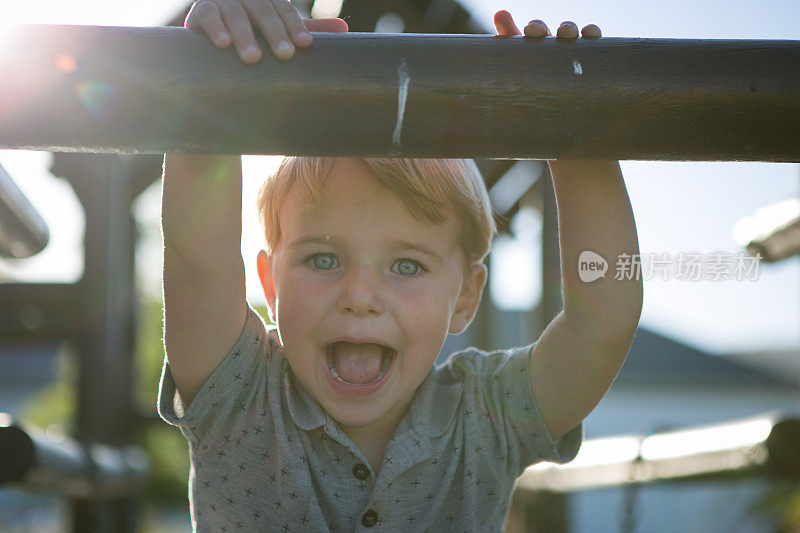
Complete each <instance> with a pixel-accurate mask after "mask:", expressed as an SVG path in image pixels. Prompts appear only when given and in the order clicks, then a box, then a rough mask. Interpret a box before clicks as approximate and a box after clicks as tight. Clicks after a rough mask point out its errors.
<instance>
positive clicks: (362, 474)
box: [353, 463, 369, 516]
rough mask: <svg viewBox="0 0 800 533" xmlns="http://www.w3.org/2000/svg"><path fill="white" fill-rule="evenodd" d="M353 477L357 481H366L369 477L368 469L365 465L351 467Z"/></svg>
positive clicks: (359, 464)
mask: <svg viewBox="0 0 800 533" xmlns="http://www.w3.org/2000/svg"><path fill="white" fill-rule="evenodd" d="M353 475H354V476H356V477H357V478H358V479H367V478H368V477H369V468H367V467H366V466H365V465H363V464H361V463H358V464H357V465H356V466H354V467H353ZM364 516H366V515H364Z"/></svg>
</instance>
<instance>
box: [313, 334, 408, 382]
mask: <svg viewBox="0 0 800 533" xmlns="http://www.w3.org/2000/svg"><path fill="white" fill-rule="evenodd" d="M396 355H397V352H396V351H395V350H394V349H392V348H390V347H388V346H384V345H382V344H375V343H352V342H346V341H338V342H333V343H331V344H328V345H326V346H325V356H326V358H327V362H328V369H329V370H330V374H331V376H332V377H333V378H334V379H335V380H336V381H338V382H339V383H344V384H346V385H371V384H373V383H377V382H379V381H380V380H382V379H383V378H384V376H386V373H387V372H388V371H389V369H390V368H391V366H392V362H393V361H394V358H395V356H396Z"/></svg>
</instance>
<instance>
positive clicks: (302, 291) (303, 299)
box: [275, 275, 326, 328]
mask: <svg viewBox="0 0 800 533" xmlns="http://www.w3.org/2000/svg"><path fill="white" fill-rule="evenodd" d="M275 289H276V293H277V296H278V320H279V322H280V323H281V324H282V325H284V326H292V327H293V328H297V327H302V326H304V325H306V326H308V325H310V324H312V323H313V318H314V317H315V316H316V315H318V314H319V312H320V310H321V309H322V308H323V307H324V301H325V300H324V298H325V294H326V292H325V291H324V290H322V287H320V286H319V283H314V281H313V280H310V279H306V278H305V277H303V276H297V275H285V276H284V277H282V278H281V283H280V285H278V286H276V288H275Z"/></svg>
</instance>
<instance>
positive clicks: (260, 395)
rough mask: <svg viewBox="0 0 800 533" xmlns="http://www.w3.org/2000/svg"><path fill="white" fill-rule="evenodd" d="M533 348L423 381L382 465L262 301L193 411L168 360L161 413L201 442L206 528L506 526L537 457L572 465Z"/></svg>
mask: <svg viewBox="0 0 800 533" xmlns="http://www.w3.org/2000/svg"><path fill="white" fill-rule="evenodd" d="M530 349H531V347H530V346H528V347H525V348H517V349H514V350H511V351H509V352H497V353H491V354H487V353H484V352H481V351H478V350H475V349H469V350H468V351H465V352H460V353H456V354H453V355H452V356H451V357H450V358H449V359H448V361H447V362H446V363H445V364H444V365H442V366H441V367H437V368H433V369H432V370H431V372H430V373H429V374H428V375H427V377H426V378H425V380H424V381H423V382H422V384H421V385H420V387H419V389H418V390H417V393H416V395H415V397H414V399H413V400H412V403H411V405H410V406H409V410H408V412H407V414H406V416H405V418H404V419H403V420H402V421H401V422H400V424H399V426H398V428H397V430H396V432H395V435H394V437H393V438H392V440H391V441H390V442H389V444H388V446H387V448H386V453H385V456H384V459H383V465H382V466H381V468H380V470H379V471H378V472H377V473H376V472H374V471H373V469H372V468H371V467H370V465H369V463H368V462H367V460H366V459H365V458H364V456H363V455H362V454H361V452H360V451H359V450H358V448H356V446H355V445H354V444H353V442H352V441H351V440H350V439H349V438H348V437H347V435H345V434H344V433H343V432H342V431H341V430H340V429H339V427H338V426H337V424H336V422H335V421H334V420H333V419H332V418H331V417H330V416H329V415H328V414H327V413H326V412H325V411H324V410H323V409H322V408H321V407H320V406H319V405H318V404H317V403H316V402H315V401H314V400H313V399H312V398H311V397H310V396H309V395H308V394H307V393H306V392H305V391H304V390H303V388H302V387H301V386H300V385H299V383H298V382H297V380H296V379H295V377H294V376H293V374H292V371H291V369H290V367H289V365H288V363H287V361H286V360H285V359H284V358H283V356H282V352H281V349H280V345H279V343H278V341H277V334H276V333H275V331H274V330H270V331H267V330H266V328H265V326H264V323H263V321H262V320H261V318H260V317H259V316H258V314H256V312H255V311H253V310H252V309H249V310H248V316H247V321H246V323H245V326H244V329H243V331H242V334H241V336H240V337H239V339H238V340H237V342H236V344H235V345H234V346H233V348H232V349H231V351H230V352H229V353H228V354H227V356H226V357H225V359H224V360H223V362H222V363H221V364H220V366H219V367H218V368H217V369H216V370H215V371H214V373H213V374H212V375H211V377H210V378H209V379H208V381H207V382H206V383H205V385H204V386H203V388H202V389H201V391H200V392H199V393H198V394H197V396H196V397H195V399H194V401H193V402H192V404H191V405H190V407H189V409H188V410H187V411H186V412H185V413H183V412H182V409H181V405H180V400H179V397H178V396H177V394H176V390H175V384H174V382H173V380H172V375H171V374H170V370H169V366H168V365H167V364H166V363H165V365H164V370H163V374H162V377H161V384H160V391H159V405H158V409H159V414H160V415H161V416H162V418H164V420H166V421H167V422H169V423H171V424H174V425H177V426H178V427H179V428H180V430H181V432H182V433H183V435H184V436H185V437H186V439H187V440H188V441H189V454H190V459H191V471H190V477H189V502H190V509H191V517H192V525H193V527H194V529H195V531H214V532H222V533H226V532H232V531H428V530H431V531H432V530H436V529H440V530H444V531H501V529H502V526H503V521H504V519H505V516H506V513H507V511H508V506H509V501H510V496H511V491H512V489H513V485H514V481H515V480H516V478H517V477H518V476H519V475H520V474H521V473H522V470H524V468H525V467H526V466H528V465H530V464H533V463H535V462H538V461H542V460H547V461H553V462H559V463H563V462H567V461H570V460H572V459H573V458H574V457H575V454H577V451H578V448H579V447H580V443H581V440H582V434H583V429H582V425H578V426H577V427H576V428H574V429H573V430H572V431H570V432H569V433H568V434H567V435H565V436H564V437H562V438H561V439H559V440H558V441H557V442H553V440H552V439H551V438H550V436H549V434H548V433H547V430H546V428H545V426H544V423H543V422H542V419H541V416H540V414H539V411H538V409H537V406H536V403H535V401H534V396H533V391H532V389H531V384H530V377H529V372H528V368H529V365H528V356H529V353H530Z"/></svg>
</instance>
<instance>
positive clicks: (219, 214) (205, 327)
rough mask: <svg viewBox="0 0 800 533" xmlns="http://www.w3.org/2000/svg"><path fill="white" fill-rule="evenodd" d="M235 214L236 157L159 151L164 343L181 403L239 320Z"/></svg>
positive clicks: (238, 194)
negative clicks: (161, 158) (161, 166)
mask: <svg viewBox="0 0 800 533" xmlns="http://www.w3.org/2000/svg"><path fill="white" fill-rule="evenodd" d="M241 213H242V164H241V158H240V157H239V156H205V155H178V154H167V155H166V156H165V157H164V179H163V191H162V199H161V227H162V232H163V237H164V346H165V349H166V353H167V361H168V362H169V367H170V371H171V372H172V377H173V379H174V380H175V385H176V386H177V389H178V392H179V393H180V396H181V400H182V401H183V404H184V406H186V407H188V405H189V404H190V403H191V402H192V400H193V399H194V397H195V395H196V394H197V392H198V391H199V390H200V388H201V387H202V386H203V383H205V381H206V379H208V377H209V376H210V375H211V373H212V372H213V371H214V369H215V368H216V367H217V365H219V363H220V362H221V361H222V359H223V357H224V356H225V354H226V353H227V352H228V350H229V349H230V347H231V346H233V344H234V342H235V341H236V338H237V337H238V336H239V333H240V332H241V330H242V328H243V326H244V321H245V317H246V311H247V307H246V301H245V288H244V264H243V262H242V254H241V251H240V250H241V235H242V215H241Z"/></svg>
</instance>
